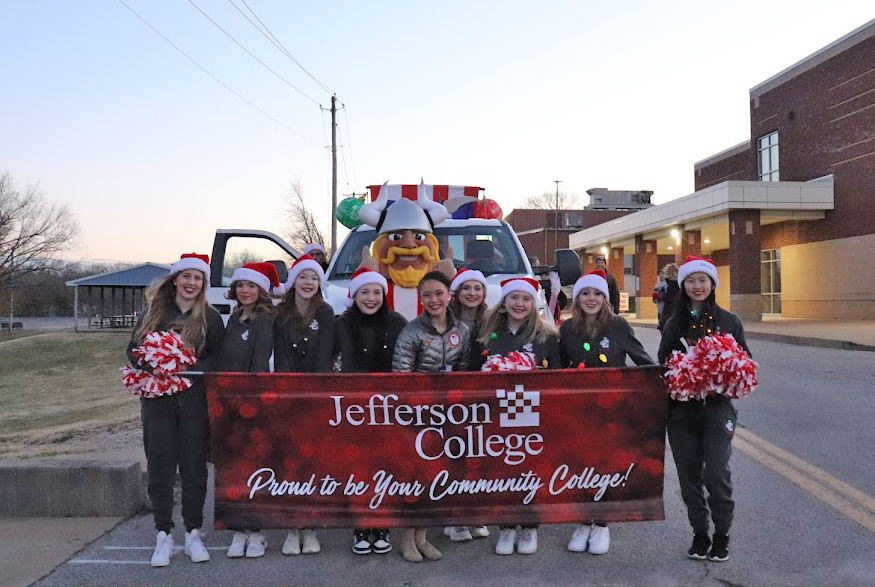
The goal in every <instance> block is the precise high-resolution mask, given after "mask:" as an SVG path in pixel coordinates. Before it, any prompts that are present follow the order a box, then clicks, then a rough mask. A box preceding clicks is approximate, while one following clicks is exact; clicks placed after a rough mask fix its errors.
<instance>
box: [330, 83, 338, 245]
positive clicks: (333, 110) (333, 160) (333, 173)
mask: <svg viewBox="0 0 875 587" xmlns="http://www.w3.org/2000/svg"><path fill="white" fill-rule="evenodd" d="M336 116H337V96H336V95H334V94H332V96H331V255H332V256H334V251H336V250H337V122H336V120H335V117H336Z"/></svg>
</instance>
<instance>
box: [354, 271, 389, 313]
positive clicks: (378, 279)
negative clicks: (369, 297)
mask: <svg viewBox="0 0 875 587" xmlns="http://www.w3.org/2000/svg"><path fill="white" fill-rule="evenodd" d="M370 284H376V285H379V286H380V287H382V288H383V295H384V296H385V295H386V294H387V293H388V292H389V283H388V282H387V281H386V278H385V277H383V276H382V275H381V274H380V273H378V272H377V271H374V270H373V269H370V268H368V267H359V268H358V269H356V270H355V273H353V274H352V277H350V279H349V294H348V295H347V296H346V299H345V300H344V303H345V304H346V307H347V308H350V307H352V301H353V298H354V297H355V294H356V292H357V291H358V290H360V289H361V288H363V287H364V286H366V285H370Z"/></svg>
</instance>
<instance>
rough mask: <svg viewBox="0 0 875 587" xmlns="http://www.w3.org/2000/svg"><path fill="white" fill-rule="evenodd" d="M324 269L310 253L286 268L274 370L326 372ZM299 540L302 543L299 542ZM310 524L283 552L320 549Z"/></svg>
mask: <svg viewBox="0 0 875 587" xmlns="http://www.w3.org/2000/svg"><path fill="white" fill-rule="evenodd" d="M324 285H325V273H324V272H323V271H322V266H321V265H320V264H319V263H317V262H316V260H314V259H313V257H311V256H310V255H303V256H301V257H299V258H298V260H297V261H295V263H294V265H292V266H291V268H289V277H288V279H287V280H286V284H285V288H286V294H285V296H284V297H283V301H282V302H280V304H279V306H278V307H277V309H276V317H275V319H274V339H273V340H274V355H273V360H274V371H276V372H277V373H328V372H330V371H331V359H332V356H333V354H334V311H333V310H332V309H331V306H329V305H328V304H327V303H326V302H325V301H324V300H323V299H322V290H323V287H324ZM302 542H303V544H302ZM321 548H322V547H321V545H320V544H319V539H318V538H317V537H316V533H315V532H314V531H313V530H312V529H311V528H305V529H303V530H301V531H299V530H298V529H297V528H295V529H292V530H289V533H288V535H287V536H286V540H285V542H284V543H283V548H282V552H283V554H289V555H291V554H301V553H302V552H303V553H304V554H314V553H317V552H319V551H320V550H321Z"/></svg>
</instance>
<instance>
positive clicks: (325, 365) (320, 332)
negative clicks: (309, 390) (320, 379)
mask: <svg viewBox="0 0 875 587" xmlns="http://www.w3.org/2000/svg"><path fill="white" fill-rule="evenodd" d="M333 355H334V311H333V310H332V309H331V306H329V305H328V304H327V303H325V302H322V304H321V305H320V306H319V308H318V309H317V310H316V315H315V316H314V317H313V320H312V321H311V322H310V323H309V324H305V325H303V327H301V328H296V327H295V326H294V325H292V324H291V323H288V324H283V320H282V318H281V317H280V316H276V317H275V318H274V326H273V370H274V371H275V372H277V373H328V372H330V371H331V360H332V357H333Z"/></svg>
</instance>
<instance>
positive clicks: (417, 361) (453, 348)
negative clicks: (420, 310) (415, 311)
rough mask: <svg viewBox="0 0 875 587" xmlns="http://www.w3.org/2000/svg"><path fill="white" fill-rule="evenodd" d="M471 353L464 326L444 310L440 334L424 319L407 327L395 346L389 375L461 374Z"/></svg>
mask: <svg viewBox="0 0 875 587" xmlns="http://www.w3.org/2000/svg"><path fill="white" fill-rule="evenodd" d="M470 353H471V334H470V331H469V330H468V327H467V326H465V324H464V323H462V322H460V321H459V320H457V319H456V318H455V317H454V316H453V313H452V312H450V311H449V310H447V330H446V331H445V332H444V333H443V334H440V333H439V332H438V331H437V330H435V327H434V326H432V325H431V321H430V320H429V319H428V316H427V315H425V314H421V315H419V316H417V317H416V318H415V319H413V320H411V321H410V322H408V323H407V326H405V327H404V330H402V331H401V334H399V335H398V340H397V342H395V353H394V355H393V357H392V371H395V372H400V373H410V372H413V371H419V372H423V373H434V372H437V371H465V370H467V369H468V360H469V358H470V357H469V355H470Z"/></svg>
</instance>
